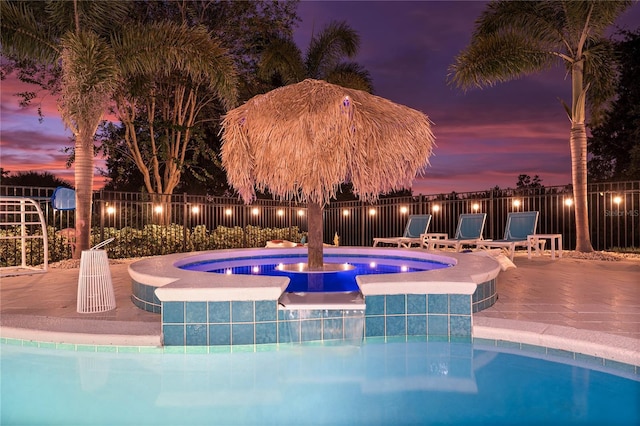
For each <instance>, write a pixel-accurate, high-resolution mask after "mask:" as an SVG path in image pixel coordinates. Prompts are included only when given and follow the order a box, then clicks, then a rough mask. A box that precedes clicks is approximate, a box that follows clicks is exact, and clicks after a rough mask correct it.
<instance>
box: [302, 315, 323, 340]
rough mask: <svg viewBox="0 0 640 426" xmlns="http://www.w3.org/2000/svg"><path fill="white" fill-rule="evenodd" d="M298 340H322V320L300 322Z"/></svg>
mask: <svg viewBox="0 0 640 426" xmlns="http://www.w3.org/2000/svg"><path fill="white" fill-rule="evenodd" d="M300 340H301V341H303V342H309V341H314V340H322V320H321V319H312V320H303V321H300Z"/></svg>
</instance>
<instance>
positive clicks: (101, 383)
mask: <svg viewBox="0 0 640 426" xmlns="http://www.w3.org/2000/svg"><path fill="white" fill-rule="evenodd" d="M111 349H113V347H111ZM1 350H2V364H1V366H2V369H1V380H2V388H3V392H2V401H1V404H2V407H1V408H2V410H1V411H2V414H1V416H2V417H1V419H0V420H1V423H2V424H16V423H22V424H52V423H55V424H83V425H92V424H94V425H97V424H110V425H111V424H119V425H127V424H131V425H134V424H135V425H176V424H224V425H257V424H259V425H268V424H278V425H289V424H296V425H311V424H313V425H315V424H330V425H355V424H366V425H371V424H394V425H396V424H487V425H488V424H492V425H493V424H497V423H502V424H505V423H508V424H514V423H522V422H526V423H529V424H608V425H612V424H620V425H627V424H628V425H631V424H638V422H639V421H640V411H639V410H640V408H639V406H638V404H637V401H638V399H639V398H640V381H638V377H637V376H631V377H627V376H626V375H625V374H616V375H614V374H608V372H607V371H606V370H604V369H603V368H600V369H598V368H593V367H592V368H585V365H584V364H580V363H579V362H576V361H567V360H560V359H558V358H555V357H552V356H548V355H545V356H539V357H538V358H534V357H533V356H522V355H520V354H515V353H509V352H508V351H506V350H505V351H498V350H496V348H490V347H486V346H483V345H477V344H476V345H472V344H469V343H448V342H426V341H423V342H408V343H387V344H368V343H367V344H364V345H362V346H348V345H347V346H306V345H284V346H281V347H280V350H277V351H276V350H273V351H265V352H238V353H216V354H202V355H195V354H188V355H185V354H167V353H157V354H140V353H135V354H132V353H105V352H101V353H96V352H75V351H64V350H54V349H51V350H49V349H43V348H28V347H22V346H17V345H5V344H3V345H2V347H1ZM114 350H115V349H114Z"/></svg>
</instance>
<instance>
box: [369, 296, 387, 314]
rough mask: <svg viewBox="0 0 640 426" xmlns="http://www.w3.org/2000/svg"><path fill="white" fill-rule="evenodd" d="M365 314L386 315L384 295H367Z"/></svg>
mask: <svg viewBox="0 0 640 426" xmlns="http://www.w3.org/2000/svg"><path fill="white" fill-rule="evenodd" d="M365 309H366V310H365V314H366V315H367V316H369V315H384V296H367V297H366V298H365Z"/></svg>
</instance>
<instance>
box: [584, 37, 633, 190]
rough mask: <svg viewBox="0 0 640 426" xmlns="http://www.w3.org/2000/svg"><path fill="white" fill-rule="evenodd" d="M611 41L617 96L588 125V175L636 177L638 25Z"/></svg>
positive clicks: (609, 177)
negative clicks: (617, 60) (615, 57)
mask: <svg viewBox="0 0 640 426" xmlns="http://www.w3.org/2000/svg"><path fill="white" fill-rule="evenodd" d="M623 34H624V39H623V40H621V41H618V42H616V43H615V50H616V53H617V54H618V55H619V58H620V76H619V78H618V82H617V86H616V92H617V96H616V99H615V100H614V102H613V103H612V104H611V107H610V108H608V110H607V114H606V116H605V118H604V119H603V121H602V123H601V124H600V125H599V126H597V127H595V128H593V129H591V137H590V138H589V142H588V143H589V153H590V154H591V158H590V159H589V163H588V168H589V179H593V180H596V181H607V180H639V179H640V84H638V81H640V29H637V30H636V31H635V32H625V33H623Z"/></svg>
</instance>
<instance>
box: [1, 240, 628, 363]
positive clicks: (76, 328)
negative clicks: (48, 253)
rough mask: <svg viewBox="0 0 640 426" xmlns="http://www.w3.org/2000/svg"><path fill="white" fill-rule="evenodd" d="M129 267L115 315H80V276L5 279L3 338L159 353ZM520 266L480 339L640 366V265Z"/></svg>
mask: <svg viewBox="0 0 640 426" xmlns="http://www.w3.org/2000/svg"><path fill="white" fill-rule="evenodd" d="M129 263H131V260H112V264H111V267H110V269H111V275H112V281H113V286H114V291H115V295H116V309H114V310H112V311H109V312H104V313H96V314H80V313H77V312H76V297H77V289H78V274H79V268H73V269H60V268H50V269H49V271H48V272H46V273H43V274H34V275H22V276H15V277H4V278H0V336H1V337H7V338H20V339H25V340H29V339H33V340H39V341H52V339H53V340H54V341H57V340H59V341H61V342H65V343H77V344H83V343H86V344H113V345H138V346H159V345H160V344H161V343H160V342H161V336H160V334H161V318H160V315H158V314H153V313H150V312H146V311H143V310H141V309H139V308H137V307H136V306H135V305H134V304H133V303H132V302H131V300H130V296H131V278H130V277H129V274H128V271H127V268H128V265H129ZM514 263H515V265H516V268H511V269H508V270H507V271H504V272H501V273H500V275H499V276H498V301H497V302H496V304H495V305H494V306H492V307H491V308H489V309H486V310H484V311H481V312H478V313H475V314H473V334H474V337H480V338H487V339H496V340H507V341H519V342H523V343H530V344H539V345H541V346H548V343H549V342H556V343H559V344H560V346H563V345H564V346H566V349H567V350H573V351H575V352H583V349H584V348H585V347H589V346H593V345H599V346H600V347H601V348H609V349H608V351H609V352H612V353H614V354H615V353H616V351H620V352H621V353H624V356H622V357H621V360H623V361H624V362H630V363H633V364H635V365H640V260H638V259H633V260H620V261H603V260H584V259H576V258H571V257H567V256H565V257H564V258H562V259H556V260H552V259H551V258H550V257H549V255H548V254H547V255H546V256H543V257H533V258H531V259H528V258H527V256H526V253H518V254H517V255H516V257H515V259H514ZM585 352H588V350H587V351H585ZM605 355H606V354H605Z"/></svg>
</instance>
